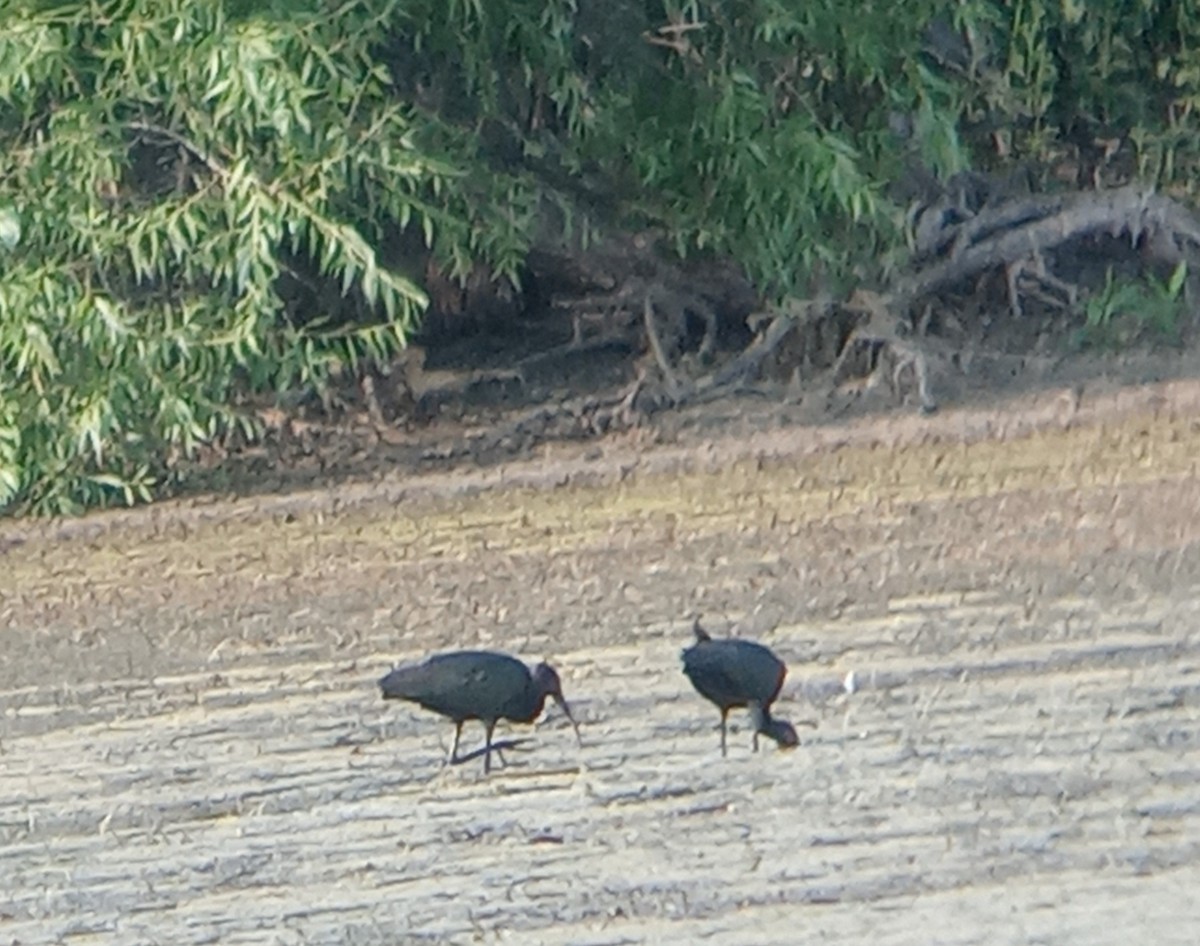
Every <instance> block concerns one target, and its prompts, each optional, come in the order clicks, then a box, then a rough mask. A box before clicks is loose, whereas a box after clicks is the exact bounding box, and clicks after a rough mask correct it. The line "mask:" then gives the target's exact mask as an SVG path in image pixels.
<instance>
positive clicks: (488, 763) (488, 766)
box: [483, 719, 500, 775]
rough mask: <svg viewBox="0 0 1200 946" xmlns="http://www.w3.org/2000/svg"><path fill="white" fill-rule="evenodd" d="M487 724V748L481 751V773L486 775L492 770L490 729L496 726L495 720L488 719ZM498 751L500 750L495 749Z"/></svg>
mask: <svg viewBox="0 0 1200 946" xmlns="http://www.w3.org/2000/svg"><path fill="white" fill-rule="evenodd" d="M486 725H487V749H486V750H485V751H484V753H483V773H484V774H485V775H486V774H487V773H488V772H490V771H491V770H492V731H493V730H494V729H495V728H496V721H495V720H494V719H490V720H488V721H487V723H486ZM496 751H497V752H499V751H500V750H498V749H497V750H496Z"/></svg>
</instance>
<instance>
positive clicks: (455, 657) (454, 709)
mask: <svg viewBox="0 0 1200 946" xmlns="http://www.w3.org/2000/svg"><path fill="white" fill-rule="evenodd" d="M528 677H529V673H528V671H527V670H526V669H525V666H524V664H522V663H521V662H520V661H518V660H514V659H512V658H510V657H507V656H505V655H502V654H492V653H488V652H484V651H457V652H455V653H450V654H439V655H438V656H435V657H430V658H429V659H428V660H426V661H424V662H423V663H419V664H414V665H411V666H407V667H397V668H396V669H395V670H393V671H392V672H391V673H389V674H388V675H387V676H386V677H384V678H383V679H382V680H380V681H379V686H380V688H381V689H382V691H383V695H384V696H385V697H389V698H392V699H401V700H409V701H411V702H413V703H417V704H419V705H421V706H423V707H425V708H426V709H429V710H433V711H434V712H435V713H441V714H442V715H443V716H448V717H449V718H451V719H487V718H493V719H494V718H496V717H497V716H499V715H501V714H500V713H498V712H497V710H498V709H501V708H503V704H504V703H506V701H507V700H506V697H507V695H508V694H510V693H513V692H520V693H523V692H524V690H525V683H526V681H527V680H528Z"/></svg>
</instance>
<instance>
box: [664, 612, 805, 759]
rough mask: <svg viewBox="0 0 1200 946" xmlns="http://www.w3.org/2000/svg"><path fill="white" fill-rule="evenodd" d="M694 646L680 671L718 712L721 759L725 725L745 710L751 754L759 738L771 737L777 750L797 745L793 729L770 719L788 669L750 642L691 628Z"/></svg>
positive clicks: (685, 653) (765, 650) (685, 655)
mask: <svg viewBox="0 0 1200 946" xmlns="http://www.w3.org/2000/svg"><path fill="white" fill-rule="evenodd" d="M692 631H693V632H694V633H695V635H696V643H695V644H693V645H692V646H691V647H688V648H687V649H686V650H684V652H683V672H684V673H685V674H687V678H688V679H689V680H691V681H692V686H694V687H695V688H696V691H697V692H698V693H699V694H700V695H701V696H703V697H704V698H705V699H707V700H709V701H711V702H712V703H715V704H716V707H717V709H719V710H720V711H721V755H722V756H724V755H725V721H726V717H727V716H728V715H729V711H730V710H731V709H736V708H739V707H743V706H745V707H748V708H749V710H750V717H751V719H752V720H753V722H754V751H755V752H757V751H758V735H759V733H762V734H763V735H764V736H770V737H771V738H772V739H774V740H775V741H776V742H777V743H779V747H780V748H781V749H791V748H792V747H794V746H795V745H796V744H797V743H798V742H799V741H800V740H799V739H798V738H797V736H796V730H795V729H794V728H793V727H792V724H791V723H789V722H786V721H785V720H782V719H774V718H773V717H772V716H771V704H772V703H773V702H775V697H777V696H779V691H780V689H781V688H782V687H783V680H784V677H786V676H787V667H786V666H785V665H784V663H783V661H782V660H780V659H779V658H778V657H776V656H775V655H774V654H773V653H772V652H771V651H770V650H769V649H768V648H766V647H764V646H763V645H762V644H756V643H754V641H744V640H736V639H734V638H727V639H724V640H713V639H712V637H711V636H710V635H709V633H708V631H706V630H704V628H702V627H701V626H700V619H699V618H697V619H696V622H695V624H693V625H692Z"/></svg>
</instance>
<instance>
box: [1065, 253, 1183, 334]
mask: <svg viewBox="0 0 1200 946" xmlns="http://www.w3.org/2000/svg"><path fill="white" fill-rule="evenodd" d="M1187 273H1188V267H1187V263H1183V262H1181V263H1180V264H1179V265H1178V266H1176V267H1175V270H1174V271H1173V272H1172V273H1171V276H1170V277H1169V278H1168V279H1167V281H1166V282H1162V281H1161V280H1159V279H1156V278H1155V277H1154V276H1152V275H1148V276H1146V278H1145V280H1129V279H1118V278H1117V277H1115V276H1114V275H1113V270H1112V267H1111V266H1110V267H1109V268H1108V271H1107V273H1106V274H1105V280H1104V288H1103V289H1101V290H1100V291H1099V292H1097V293H1095V294H1093V295H1092V296H1091V298H1089V299H1088V300H1087V301H1086V302H1085V303H1084V309H1083V311H1084V324H1083V326H1082V328H1081V329H1080V331H1079V335H1078V343H1079V344H1080V345H1082V346H1085V347H1090V348H1101V349H1109V350H1119V349H1122V348H1126V347H1128V346H1129V345H1130V344H1132V343H1133V342H1136V341H1139V340H1141V339H1143V338H1146V337H1149V339H1150V340H1152V341H1156V342H1166V343H1174V342H1178V340H1179V334H1180V325H1181V323H1182V319H1183V316H1184V315H1185V312H1186V301H1185V300H1184V298H1183V289H1184V284H1185V283H1186V282H1187Z"/></svg>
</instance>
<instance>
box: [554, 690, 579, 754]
mask: <svg viewBox="0 0 1200 946" xmlns="http://www.w3.org/2000/svg"><path fill="white" fill-rule="evenodd" d="M554 702H555V703H557V704H558V705H559V706H561V707H562V711H563V713H564V714H566V717H567V719H569V720H570V721H571V725H572V726H574V727H575V738H576V739H578V740H579V747H580V748H581V749H582V748H583V736H581V735H580V734H579V723H577V722H575V717H574V716H572V715H571V707H569V706H567V701H566V700H564V699H563V698H562V697H561V696H556V697H554Z"/></svg>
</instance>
